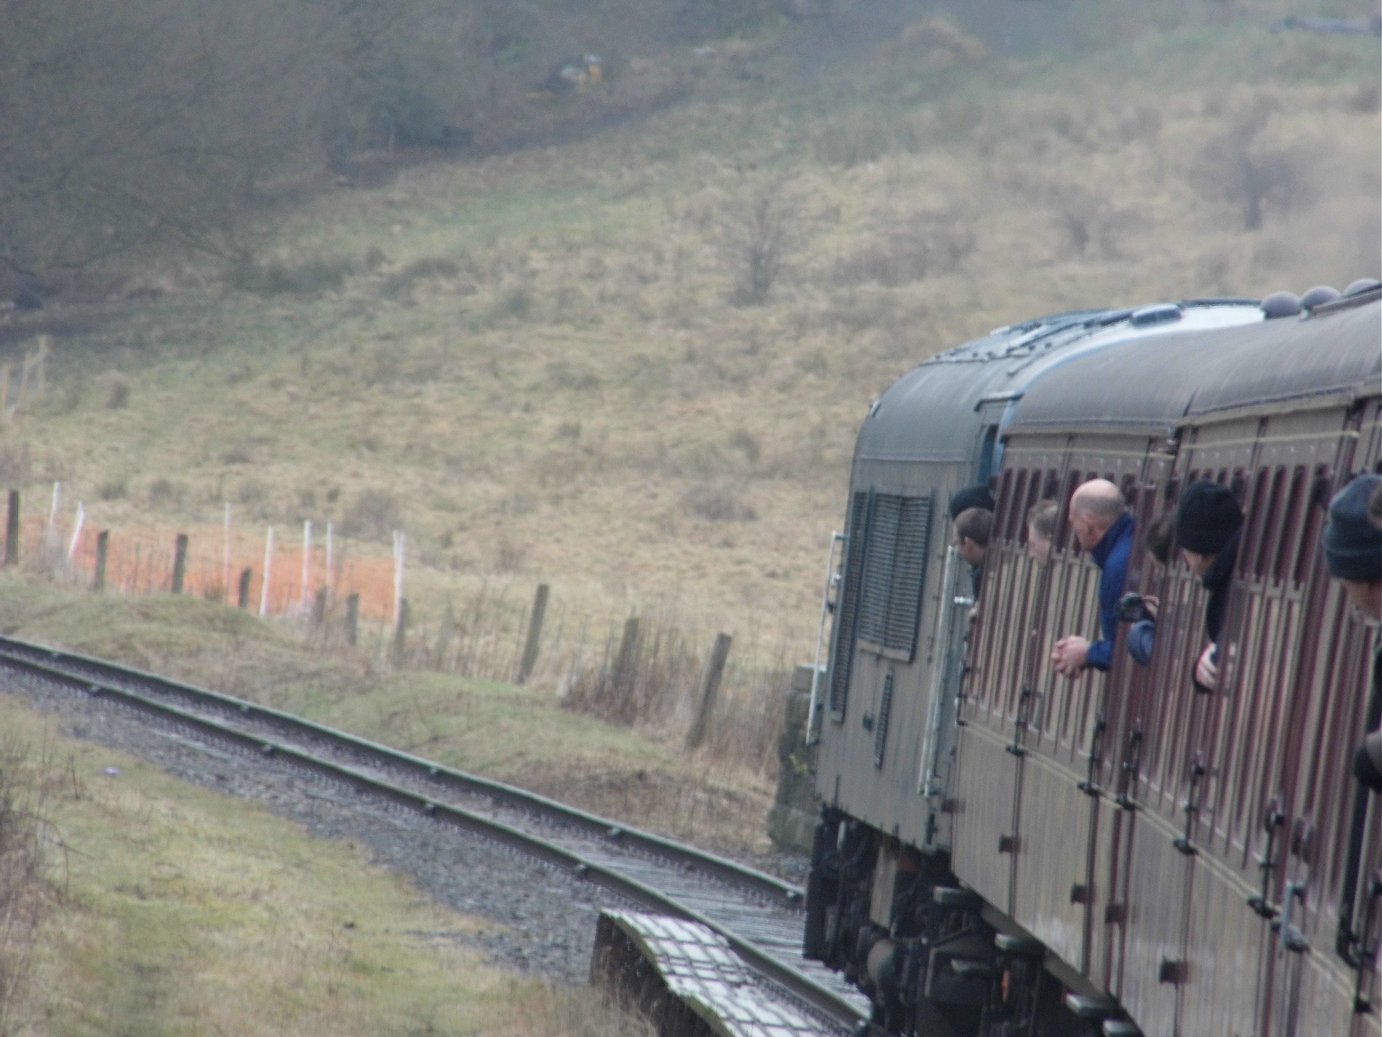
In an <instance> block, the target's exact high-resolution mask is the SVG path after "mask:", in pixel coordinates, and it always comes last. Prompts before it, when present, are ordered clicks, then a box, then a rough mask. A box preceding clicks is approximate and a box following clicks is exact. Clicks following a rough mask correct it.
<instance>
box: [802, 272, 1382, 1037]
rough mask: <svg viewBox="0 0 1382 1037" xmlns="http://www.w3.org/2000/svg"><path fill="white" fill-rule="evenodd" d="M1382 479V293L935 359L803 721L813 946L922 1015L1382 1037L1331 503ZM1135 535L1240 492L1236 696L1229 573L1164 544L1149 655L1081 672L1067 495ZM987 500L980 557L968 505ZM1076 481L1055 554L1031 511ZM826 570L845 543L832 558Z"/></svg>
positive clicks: (1106, 314)
mask: <svg viewBox="0 0 1382 1037" xmlns="http://www.w3.org/2000/svg"><path fill="white" fill-rule="evenodd" d="M1379 470H1382V288H1379V286H1378V283H1377V282H1375V281H1371V282H1359V283H1356V284H1355V285H1352V286H1350V287H1349V288H1348V289H1347V290H1346V291H1345V292H1343V293H1342V294H1341V293H1339V292H1335V291H1333V290H1325V289H1312V290H1311V291H1310V292H1307V293H1306V294H1305V295H1303V296H1301V297H1299V298H1297V297H1295V296H1291V295H1289V294H1287V293H1278V294H1277V295H1275V296H1271V297H1268V298H1267V299H1266V300H1262V301H1260V302H1259V301H1250V300H1233V299H1220V300H1196V301H1187V302H1179V303H1168V304H1161V305H1154V306H1147V307H1140V308H1131V309H1116V310H1090V311H1081V312H1076V313H1066V314H1061V315H1057V316H1052V317H1047V318H1042V319H1039V320H1033V321H1029V322H1025V323H1022V324H1016V325H1012V326H1009V327H1005V328H1000V329H998V330H997V331H994V332H993V333H991V334H989V335H987V336H985V337H983V338H981V339H978V340H977V341H974V342H971V343H968V344H966V345H963V346H960V347H959V348H956V349H951V350H949V351H947V352H943V353H940V354H939V355H937V356H935V357H934V358H932V359H930V360H928V361H926V362H924V363H922V364H920V365H919V366H918V367H916V368H915V369H913V370H912V371H911V372H910V373H908V374H907V375H905V376H904V377H902V378H901V379H900V380H899V381H898V382H897V383H896V384H895V385H893V386H892V387H891V388H889V389H888V390H887V391H886V392H885V393H884V394H883V395H882V396H881V397H879V398H878V400H876V401H875V402H874V403H873V405H872V406H871V408H870V410H869V412H868V415H867V417H866V419H865V421H864V422H863V425H862V427H861V429H860V432H859V435H858V438H857V442H856V447H855V453H854V458H853V463H852V467H851V474H850V487H849V496H848V501H847V507H846V514H845V522H844V532H843V535H842V537H841V538H840V542H841V543H842V544H843V545H844V546H843V549H842V550H841V551H840V553H839V563H838V571H836V572H835V574H834V578H833V580H831V581H830V582H829V587H828V591H827V602H826V603H825V610H824V611H823V614H828V615H829V617H830V621H829V635H828V636H829V642H828V662H827V664H826V665H825V666H824V667H823V668H822V669H821V670H820V671H819V673H818V681H817V685H816V690H815V692H813V703H812V707H813V708H812V719H811V724H812V728H811V731H810V736H811V739H812V740H814V741H815V742H816V744H817V758H816V791H817V794H818V797H819V799H820V802H821V804H822V811H821V821H820V824H819V826H818V827H817V830H816V834H815V842H814V848H813V853H812V869H811V875H810V879H809V882H808V888H807V925H806V932H805V947H804V950H805V954H806V956H807V957H811V958H816V959H819V960H821V961H823V962H825V963H827V964H828V965H830V966H831V967H833V968H836V969H839V970H841V971H842V972H843V973H845V974H846V975H847V976H848V977H849V978H850V979H851V980H852V981H853V982H855V983H856V984H857V985H858V986H859V987H860V988H861V989H862V990H863V991H865V992H866V993H867V994H868V995H869V996H870V998H871V1001H872V1003H873V1005H874V1017H873V1027H874V1029H875V1031H876V1032H879V1033H888V1034H899V1035H907V1037H949V1035H966V1037H968V1035H973V1034H981V1035H984V1037H1067V1035H1070V1037H1085V1035H1091V1037H1092V1035H1099V1037H1120V1035H1138V1034H1142V1035H1146V1037H1153V1035H1156V1037H1179V1035H1187V1037H1188V1035H1196V1037H1220V1035H1222V1037H1382V989H1379V986H1380V984H1379V965H1378V943H1379V933H1382V803H1379V800H1380V799H1382V797H1380V796H1377V795H1370V794H1369V793H1368V792H1367V790H1366V789H1364V788H1363V787H1362V786H1361V785H1360V784H1359V783H1358V782H1357V781H1355V780H1354V778H1353V777H1352V773H1351V770H1350V761H1351V758H1352V754H1353V750H1354V747H1355V746H1357V745H1358V744H1359V743H1360V742H1361V741H1362V739H1363V738H1364V735H1365V734H1366V733H1367V732H1368V731H1369V730H1372V729H1373V728H1375V727H1376V726H1377V724H1378V721H1379V719H1380V718H1379V716H1378V713H1379V712H1380V711H1382V702H1376V701H1371V700H1370V699H1371V695H1370V691H1369V689H1370V686H1371V684H1370V672H1371V671H1370V667H1371V665H1372V649H1373V638H1374V637H1375V631H1374V630H1373V629H1371V628H1369V627H1368V626H1366V625H1365V624H1364V622H1363V621H1362V619H1361V618H1360V617H1359V616H1358V615H1357V614H1356V613H1355V612H1354V611H1352V610H1350V609H1349V608H1348V607H1347V603H1346V602H1345V600H1344V596H1343V594H1342V593H1341V591H1340V589H1339V588H1338V586H1337V585H1334V584H1331V582H1330V580H1329V578H1328V573H1327V571H1326V569H1325V565H1324V560H1323V557H1322V555H1321V551H1320V546H1319V541H1320V532H1321V529H1322V526H1323V521H1324V517H1325V510H1326V508H1327V505H1328V503H1329V501H1330V499H1331V497H1332V495H1333V494H1334V493H1335V492H1336V491H1337V490H1339V489H1340V488H1341V487H1343V486H1344V485H1345V484H1346V483H1347V482H1348V481H1349V480H1350V479H1351V478H1352V477H1354V476H1355V475H1356V474H1358V473H1362V472H1376V471H1379ZM1092 478H1102V479H1106V480H1109V481H1111V482H1113V483H1114V484H1115V485H1117V486H1118V487H1119V489H1120V490H1121V491H1122V494H1123V497H1124V499H1125V500H1126V501H1127V504H1128V508H1129V511H1130V512H1131V514H1132V515H1133V517H1134V521H1135V523H1136V524H1137V527H1138V528H1139V529H1145V528H1146V527H1147V526H1148V525H1149V524H1150V523H1151V521H1152V520H1153V519H1154V518H1155V517H1156V516H1159V515H1162V514H1165V513H1167V512H1173V511H1174V510H1175V508H1176V504H1177V501H1178V499H1179V497H1180V494H1181V492H1182V491H1183V490H1184V488H1185V487H1187V486H1188V485H1190V484H1191V483H1193V482H1196V481H1201V480H1210V481H1213V482H1215V483H1218V484H1221V485H1222V486H1225V487H1227V488H1229V489H1230V490H1231V491H1232V493H1233V495H1234V497H1235V498H1236V500H1237V501H1238V503H1239V504H1240V505H1241V509H1242V512H1243V514H1244V516H1245V518H1244V521H1243V527H1242V531H1241V540H1240V545H1241V546H1240V548H1239V552H1238V558H1237V564H1236V568H1235V571H1234V576H1233V582H1232V586H1231V591H1230V593H1229V597H1228V605H1227V610H1226V613H1225V615H1226V619H1225V622H1224V628H1223V634H1222V636H1221V639H1220V640H1221V649H1222V651H1221V655H1220V672H1219V679H1218V681H1217V684H1216V685H1215V686H1214V687H1213V688H1212V690H1203V689H1202V688H1197V687H1196V686H1195V684H1194V682H1193V681H1192V676H1193V674H1194V670H1195V663H1196V659H1197V657H1198V655H1199V653H1200V651H1201V648H1202V646H1203V644H1204V633H1203V617H1204V607H1205V599H1204V595H1205V592H1204V590H1203V588H1202V587H1201V585H1200V582H1199V580H1197V579H1196V578H1195V576H1194V575H1193V574H1192V573H1191V572H1190V571H1189V569H1188V568H1187V567H1186V566H1185V565H1183V564H1178V563H1177V562H1176V561H1175V560H1174V559H1172V561H1171V564H1169V565H1165V566H1163V565H1159V564H1155V563H1154V562H1153V561H1152V558H1151V555H1150V554H1149V552H1147V551H1146V550H1145V549H1144V547H1143V545H1142V543H1141V538H1140V537H1138V538H1137V540H1136V542H1135V547H1134V549H1133V554H1132V556H1131V560H1130V563H1129V568H1128V572H1127V579H1126V586H1125V589H1126V590H1127V591H1129V592H1131V593H1133V594H1143V595H1148V596H1154V597H1155V598H1156V599H1158V600H1159V603H1160V605H1159V610H1158V614H1157V619H1156V633H1155V642H1154V647H1153V649H1152V652H1151V656H1150V659H1149V660H1148V661H1147V662H1146V664H1145V665H1143V664H1140V663H1137V662H1134V660H1133V659H1132V658H1131V657H1130V655H1129V653H1128V652H1127V651H1126V650H1125V644H1124V642H1125V640H1126V636H1127V635H1126V631H1127V629H1128V626H1127V624H1123V625H1120V627H1119V632H1118V635H1117V638H1116V640H1115V643H1114V651H1113V657H1112V662H1111V663H1110V665H1109V667H1108V669H1107V672H1100V671H1095V670H1088V671H1086V672H1085V673H1084V674H1083V675H1081V676H1079V677H1076V678H1074V679H1070V678H1067V677H1066V676H1063V675H1061V674H1058V673H1056V672H1055V671H1054V669H1053V666H1052V663H1051V658H1050V653H1051V648H1052V645H1053V644H1054V643H1055V642H1056V641H1057V640H1058V639H1059V638H1061V637H1062V635H1066V634H1071V633H1087V634H1089V635H1090V636H1091V637H1092V636H1097V635H1096V634H1095V631H1096V630H1097V629H1098V619H1097V616H1098V608H1097V601H1096V596H1097V593H1098V583H1099V577H1100V572H1099V570H1098V568H1096V566H1095V565H1094V564H1092V562H1091V560H1090V559H1089V558H1088V557H1087V556H1086V554H1085V553H1084V552H1082V551H1081V550H1080V549H1079V546H1078V544H1077V542H1076V541H1075V539H1074V537H1073V536H1072V534H1071V530H1070V529H1069V528H1068V526H1069V522H1068V519H1067V505H1068V502H1069V500H1070V497H1071V494H1072V492H1073V490H1074V489H1075V487H1076V486H1078V485H1080V484H1081V483H1082V482H1084V481H1086V480H1088V479H1092ZM976 483H978V484H985V485H987V486H988V487H989V488H990V489H991V491H992V496H993V500H994V503H995V507H994V516H993V525H992V534H991V536H990V539H989V543H988V548H987V552H986V554H985V557H984V561H983V566H982V576H981V578H980V579H978V580H977V582H972V581H971V575H972V574H971V573H970V571H969V566H968V565H966V564H965V563H964V562H963V561H962V560H961V559H960V557H959V556H958V554H957V552H956V549H955V546H954V545H953V544H952V543H951V535H950V517H951V516H950V514H949V511H948V508H949V502H950V500H951V498H952V497H954V496H955V494H957V493H958V492H959V491H960V490H961V489H962V488H964V487H967V486H971V485H973V484H976ZM1042 501H1054V502H1056V503H1057V509H1056V514H1057V524H1056V528H1055V532H1054V537H1053V540H1052V549H1051V551H1050V552H1049V555H1048V556H1046V557H1043V558H1041V559H1037V558H1033V557H1031V556H1030V554H1029V552H1028V551H1027V544H1026V540H1027V537H1028V529H1027V521H1026V519H1027V516H1028V514H1029V509H1031V508H1032V506H1033V505H1035V504H1037V503H1038V502H1042ZM833 565H834V562H833V561H832V566H833Z"/></svg>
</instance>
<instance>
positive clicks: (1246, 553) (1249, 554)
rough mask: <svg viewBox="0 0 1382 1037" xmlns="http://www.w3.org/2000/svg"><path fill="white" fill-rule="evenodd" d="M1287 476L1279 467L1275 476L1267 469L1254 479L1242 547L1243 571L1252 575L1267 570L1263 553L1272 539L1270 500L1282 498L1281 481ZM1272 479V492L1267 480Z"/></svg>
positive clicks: (1259, 574)
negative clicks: (1268, 534) (1270, 532)
mask: <svg viewBox="0 0 1382 1037" xmlns="http://www.w3.org/2000/svg"><path fill="white" fill-rule="evenodd" d="M1284 478H1285V472H1284V470H1283V469H1281V468H1278V469H1277V470H1276V475H1275V476H1273V475H1272V474H1271V473H1270V472H1269V471H1267V470H1266V469H1262V470H1261V471H1259V472H1258V473H1257V478H1256V479H1254V480H1253V491H1252V496H1251V497H1249V498H1248V500H1247V511H1248V523H1247V529H1246V530H1245V531H1244V541H1243V547H1242V558H1243V572H1245V573H1248V574H1250V575H1252V576H1259V577H1260V576H1262V575H1263V574H1264V572H1265V570H1266V566H1265V564H1264V562H1263V554H1264V553H1265V551H1266V545H1267V543H1268V542H1269V541H1270V539H1271V538H1270V537H1268V536H1267V527H1268V526H1269V525H1270V515H1271V513H1270V510H1269V506H1270V502H1271V501H1274V500H1279V499H1280V493H1281V482H1282V480H1283V479H1284ZM1268 479H1272V480H1273V481H1272V489H1271V492H1270V493H1268V492H1267V480H1268Z"/></svg>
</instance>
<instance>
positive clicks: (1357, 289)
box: [1344, 277, 1382, 295]
mask: <svg viewBox="0 0 1382 1037" xmlns="http://www.w3.org/2000/svg"><path fill="white" fill-rule="evenodd" d="M1375 288H1382V281H1379V280H1378V279H1377V278H1375V277H1360V278H1358V280H1356V281H1354V282H1353V283H1352V284H1350V285H1349V286H1348V287H1347V288H1345V289H1344V295H1362V294H1363V293H1364V292H1370V291H1372V290H1373V289H1375Z"/></svg>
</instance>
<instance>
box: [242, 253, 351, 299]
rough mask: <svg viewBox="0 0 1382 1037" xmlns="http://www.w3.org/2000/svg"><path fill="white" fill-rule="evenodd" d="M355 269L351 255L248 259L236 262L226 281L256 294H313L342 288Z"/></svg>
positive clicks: (244, 290) (243, 290)
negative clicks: (291, 260)
mask: <svg viewBox="0 0 1382 1037" xmlns="http://www.w3.org/2000/svg"><path fill="white" fill-rule="evenodd" d="M355 270H356V264H355V261H354V260H352V259H310V260H307V261H305V262H302V263H298V264H289V263H283V262H278V261H271V262H268V263H262V264H261V263H253V262H247V263H239V264H236V265H235V266H234V267H233V268H232V269H231V271H230V275H229V277H228V278H227V282H228V283H229V285H230V286H231V287H232V288H235V289H238V290H239V291H242V292H252V293H254V294H255V295H314V294H317V293H319V292H325V291H335V290H336V289H339V288H340V287H341V286H342V285H343V284H345V280H346V278H347V277H349V276H350V275H351V274H353V273H355Z"/></svg>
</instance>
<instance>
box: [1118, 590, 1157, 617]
mask: <svg viewBox="0 0 1382 1037" xmlns="http://www.w3.org/2000/svg"><path fill="white" fill-rule="evenodd" d="M1151 617H1152V614H1151V613H1150V612H1149V611H1147V603H1146V602H1145V601H1143V600H1142V595H1141V594H1138V593H1136V592H1135V591H1130V592H1128V593H1127V594H1124V595H1123V596H1122V597H1121V598H1119V599H1118V618H1119V619H1120V620H1122V621H1123V622H1124V623H1137V622H1139V621H1141V620H1144V619H1151Z"/></svg>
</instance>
